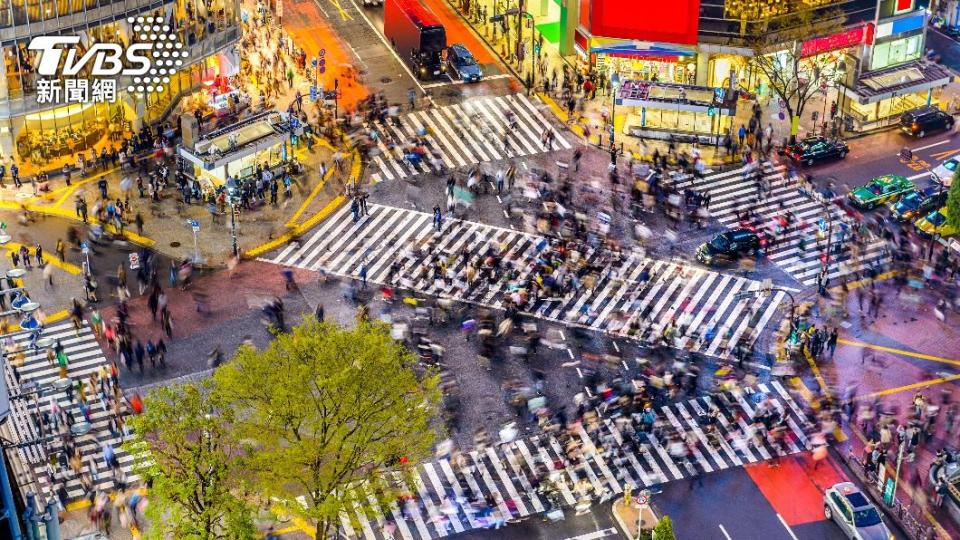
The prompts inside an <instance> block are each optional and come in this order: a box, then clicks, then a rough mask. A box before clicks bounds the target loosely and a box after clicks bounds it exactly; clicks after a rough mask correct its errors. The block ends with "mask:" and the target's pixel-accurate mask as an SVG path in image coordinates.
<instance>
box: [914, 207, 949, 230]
mask: <svg viewBox="0 0 960 540" xmlns="http://www.w3.org/2000/svg"><path fill="white" fill-rule="evenodd" d="M913 227H914V229H916V231H917V234H919V235H920V236H922V237H924V238H930V235H932V234H936V235H939V236H940V238H949V237H951V236H956V235H957V233H958V232H960V231H958V230H957V229H956V228H955V227H951V226H950V224H949V223H947V207H946V206H944V207H942V208H940V209H939V210H934V211H933V212H930V213H929V214H927V215H925V216H923V217H922V218H920V219H918V220H917V221H916V222H915V223H914V224H913Z"/></svg>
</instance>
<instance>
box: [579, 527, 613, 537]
mask: <svg viewBox="0 0 960 540" xmlns="http://www.w3.org/2000/svg"><path fill="white" fill-rule="evenodd" d="M615 534H617V530H616V529H614V528H613V527H610V528H609V529H603V530H599V531H593V532H592V533H587V534H581V535H580V536H571V537H570V538H567V539H566V540H596V539H597V538H604V537H607V536H613V535H615Z"/></svg>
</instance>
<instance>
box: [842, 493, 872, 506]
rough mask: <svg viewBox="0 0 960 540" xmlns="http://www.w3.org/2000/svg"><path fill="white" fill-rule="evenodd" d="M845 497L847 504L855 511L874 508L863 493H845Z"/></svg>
mask: <svg viewBox="0 0 960 540" xmlns="http://www.w3.org/2000/svg"><path fill="white" fill-rule="evenodd" d="M843 496H844V497H846V498H847V502H849V503H850V506H852V507H853V509H854V510H859V509H861V508H873V503H871V502H870V501H869V500H867V498H866V497H864V496H863V492H862V491H855V492H852V493H844V494H843Z"/></svg>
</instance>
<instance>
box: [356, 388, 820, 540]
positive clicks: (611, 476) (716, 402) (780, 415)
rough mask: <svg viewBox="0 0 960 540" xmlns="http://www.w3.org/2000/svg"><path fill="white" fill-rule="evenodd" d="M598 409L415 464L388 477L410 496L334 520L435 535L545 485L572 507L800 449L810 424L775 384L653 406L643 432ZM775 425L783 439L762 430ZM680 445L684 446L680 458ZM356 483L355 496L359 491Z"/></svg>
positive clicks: (533, 497)
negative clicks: (563, 425)
mask: <svg viewBox="0 0 960 540" xmlns="http://www.w3.org/2000/svg"><path fill="white" fill-rule="evenodd" d="M597 412H604V413H605V414H603V415H601V414H590V415H588V418H587V420H586V421H585V422H584V423H582V424H572V425H571V426H570V427H569V429H568V430H567V431H566V432H564V431H558V432H553V433H540V434H537V435H534V436H530V437H527V438H520V439H516V440H514V441H511V442H508V443H505V444H498V445H495V446H488V447H484V448H482V449H477V450H472V451H469V452H463V453H461V454H460V456H462V457H454V456H451V457H449V458H447V457H443V458H438V459H435V460H433V461H430V462H426V463H421V464H419V465H417V466H416V467H414V468H413V470H412V471H411V477H412V479H411V478H401V477H400V476H399V475H397V476H395V482H396V485H398V486H399V487H400V488H401V490H402V491H406V492H407V493H408V494H409V495H410V496H407V497H403V498H401V500H400V501H398V504H393V505H391V507H390V508H389V511H388V512H387V511H384V509H383V508H380V512H379V514H377V515H365V514H363V513H362V512H360V511H358V512H356V513H351V514H350V515H343V516H341V525H342V530H341V532H342V533H343V534H344V535H345V536H346V537H348V538H363V539H364V540H381V539H383V540H386V539H389V538H395V539H404V540H426V539H432V538H442V537H446V536H452V535H455V534H457V533H461V532H464V531H469V530H473V529H478V528H482V527H490V526H492V525H493V524H495V522H496V521H497V520H498V519H521V518H524V517H526V516H530V515H534V514H540V513H542V512H545V511H546V510H547V509H549V508H551V507H552V506H553V504H552V503H551V502H550V501H549V500H548V495H547V494H546V491H545V490H544V489H543V488H544V487H545V486H546V485H549V486H552V488H553V489H554V490H555V493H556V499H555V500H557V501H558V502H559V503H560V504H561V505H563V506H574V505H577V504H578V502H579V501H581V500H583V498H584V497H585V496H588V497H591V498H592V499H594V500H597V498H598V497H599V498H600V500H604V499H605V498H610V497H613V496H616V495H618V494H620V493H622V492H623V491H624V489H625V488H626V487H627V486H630V487H631V488H632V489H633V492H634V493H638V492H639V490H640V489H644V488H648V487H651V486H656V485H661V484H664V483H668V482H674V481H678V480H683V479H689V478H691V477H695V476H698V475H701V474H707V473H710V472H718V471H722V470H726V469H730V468H735V467H741V466H744V465H749V464H751V463H759V462H763V461H767V460H771V459H775V458H778V457H782V456H787V455H791V454H795V453H798V452H802V451H804V450H806V449H807V443H806V440H807V435H806V433H805V432H804V429H803V428H804V426H806V425H807V424H808V420H807V418H806V416H805V415H804V414H803V413H802V412H801V411H800V409H799V408H798V407H797V405H796V403H795V402H794V401H793V398H792V397H791V396H790V395H789V394H788V393H787V391H786V389H785V388H784V387H783V386H782V385H781V384H780V382H779V381H774V382H771V383H766V384H761V385H758V386H757V387H756V388H753V389H748V390H744V391H741V390H735V391H729V392H724V393H721V394H714V395H711V396H703V397H698V398H692V399H687V400H686V401H680V402H676V403H672V404H668V405H664V406H661V407H659V408H656V409H655V410H654V413H655V414H656V417H657V418H658V419H659V420H662V421H663V424H664V425H663V427H662V428H654V429H653V430H651V431H649V432H646V431H641V432H637V431H635V430H634V428H633V427H632V426H633V423H632V422H631V421H630V419H629V418H627V417H626V416H624V415H621V414H619V413H617V412H615V411H612V410H606V411H597ZM767 415H770V416H772V418H773V419H772V420H769V419H768V420H766V426H767V427H770V428H771V429H770V430H769V431H768V429H767V427H764V424H765V422H764V421H763V418H762V417H763V416H767ZM768 418H769V417H768ZM778 425H783V426H784V429H785V436H783V437H782V438H776V437H770V436H768V434H769V433H770V432H772V431H776V430H777V429H778V428H776V426H778ZM678 445H679V446H678ZM683 447H688V448H690V452H689V453H688V454H687V455H686V456H685V457H678V456H680V452H678V450H677V449H678V448H683ZM538 479H540V481H538ZM411 482H412V485H411ZM535 486H540V488H541V489H537V488H536V487H535ZM357 489H358V490H360V491H361V495H362V494H363V492H364V490H363V488H362V487H358V488H357ZM601 494H602V495H601ZM488 496H490V497H488ZM484 500H488V501H493V503H494V507H495V508H496V510H497V513H498V514H499V516H497V515H493V514H491V513H489V512H486V511H482V510H477V507H475V506H474V505H473V504H472V502H473V501H484ZM481 506H482V505H481ZM391 534H392V536H391Z"/></svg>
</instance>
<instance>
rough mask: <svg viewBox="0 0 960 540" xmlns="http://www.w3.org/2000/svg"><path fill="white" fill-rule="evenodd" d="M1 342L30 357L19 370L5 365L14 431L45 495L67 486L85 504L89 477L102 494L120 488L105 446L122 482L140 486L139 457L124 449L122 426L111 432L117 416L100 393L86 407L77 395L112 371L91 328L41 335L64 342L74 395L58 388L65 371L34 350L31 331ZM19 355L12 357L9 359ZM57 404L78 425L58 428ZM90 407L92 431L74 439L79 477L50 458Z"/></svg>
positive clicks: (56, 328) (60, 327) (55, 329)
mask: <svg viewBox="0 0 960 540" xmlns="http://www.w3.org/2000/svg"><path fill="white" fill-rule="evenodd" d="M0 339H2V340H3V344H4V347H5V348H6V350H8V351H13V350H16V349H19V350H21V351H23V353H24V358H23V363H22V365H19V367H17V366H14V365H11V362H10V361H7V362H4V367H3V371H4V374H3V375H4V377H5V378H6V383H7V385H8V387H9V389H10V396H11V399H10V405H11V414H10V419H9V421H8V426H9V432H10V433H9V435H10V437H11V439H12V442H13V443H14V444H16V445H17V452H18V453H19V455H20V459H21V462H22V463H24V464H26V465H27V466H28V467H30V468H31V469H32V470H33V475H34V478H35V479H36V481H37V483H38V484H39V490H41V491H42V492H43V493H45V494H49V493H51V492H52V491H53V490H55V489H56V488H57V487H59V486H61V485H62V486H63V487H64V489H65V490H66V492H67V495H68V499H69V500H70V501H74V500H79V499H82V498H84V496H85V491H84V488H83V486H82V484H81V476H87V477H89V479H90V480H91V483H92V485H93V486H94V488H96V489H100V490H110V489H113V488H115V487H116V483H115V479H116V478H117V476H116V475H117V473H115V472H113V470H112V467H111V466H110V465H109V464H107V463H106V462H105V461H104V459H103V447H104V445H110V446H112V447H113V449H114V450H115V455H116V458H117V461H118V462H119V465H120V470H121V471H122V472H121V473H120V476H119V477H120V478H123V479H124V480H125V481H126V482H127V483H128V484H132V483H135V482H136V481H137V479H138V477H137V475H135V474H134V473H133V472H132V469H133V457H132V456H130V455H129V454H127V453H126V452H125V451H123V450H122V449H121V444H122V441H123V436H122V435H123V433H122V431H120V430H117V428H116V427H115V428H114V429H115V432H111V429H110V418H111V416H112V415H113V412H114V411H113V408H112V406H110V405H109V404H108V403H107V402H106V401H105V400H104V399H103V398H102V397H101V396H100V395H99V389H98V390H97V391H95V392H91V391H89V390H88V391H87V393H86V403H85V404H83V405H81V400H80V398H79V395H78V392H77V391H76V390H75V388H76V383H77V382H78V381H81V380H83V381H85V382H86V381H87V380H88V379H89V377H90V375H91V374H93V373H98V372H99V371H100V369H101V367H106V368H107V371H108V372H109V366H110V363H109V362H108V361H107V359H106V357H105V355H104V353H103V350H102V349H101V348H100V344H99V343H98V342H97V340H96V337H95V336H94V334H93V332H92V330H91V329H90V327H89V326H87V325H86V324H85V325H84V326H83V327H81V329H80V331H79V332H77V331H76V330H75V329H74V327H73V324H72V323H65V324H57V325H53V326H50V327H47V328H45V329H44V331H43V333H42V334H41V338H40V342H43V341H44V340H49V343H51V346H52V344H53V343H56V342H58V341H59V342H60V344H61V345H62V346H63V349H64V352H65V353H66V355H67V358H68V359H69V364H68V368H67V375H68V377H69V378H70V380H71V382H72V383H73V384H72V385H73V388H74V390H73V391H72V392H69V393H68V392H67V390H66V389H65V388H63V387H62V386H58V385H55V384H54V383H55V381H57V380H59V379H60V372H59V366H58V365H57V363H56V361H54V362H53V363H50V362H48V360H47V354H46V350H36V349H30V348H28V343H29V339H30V334H29V333H28V332H18V333H15V334H8V335H6V336H3V337H2V338H0ZM15 355H16V353H12V354H11V353H8V355H7V358H8V360H9V359H10V358H11V357H13V356H15ZM88 387H89V385H88ZM94 394H97V395H96V396H95V395H94ZM71 395H72V397H71ZM54 405H56V406H57V407H59V409H60V410H62V411H64V412H65V413H66V414H68V415H70V416H71V417H72V426H67V425H66V424H63V425H60V424H57V425H54V420H53V418H54V417H56V416H57V415H56V414H51V411H52V410H53V408H54ZM85 407H89V415H90V422H89V423H90V426H89V427H90V429H89V431H87V432H86V433H82V434H75V435H74V436H73V445H74V447H75V448H77V449H79V450H80V453H81V456H82V459H81V463H82V465H81V470H82V473H81V475H76V474H74V472H73V471H72V470H71V468H70V467H63V466H62V465H61V463H59V462H58V460H56V459H55V460H53V461H54V462H55V463H56V464H48V459H49V456H51V455H52V456H57V455H58V454H61V453H62V452H63V450H64V444H63V440H64V436H63V432H65V431H68V430H70V429H71V428H72V429H77V428H79V427H80V426H83V425H84V422H85V420H84V414H83V408H85ZM43 417H46V418H47V419H48V420H47V421H45V422H43V427H41V425H39V423H38V419H40V418H43ZM79 431H83V430H79ZM74 433H79V432H74Z"/></svg>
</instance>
